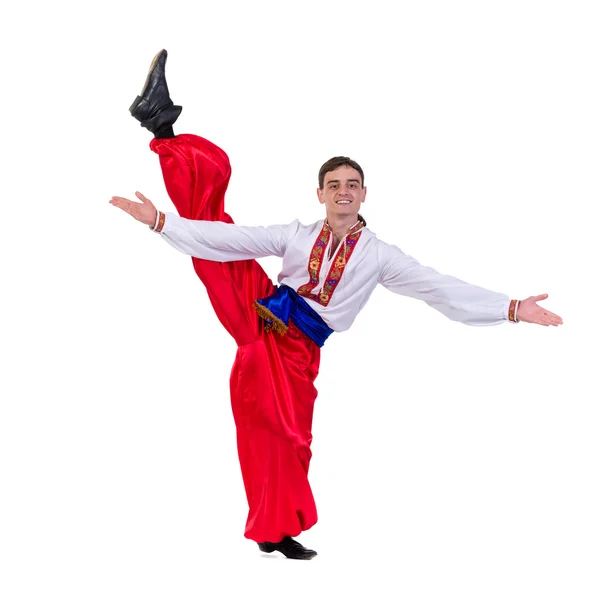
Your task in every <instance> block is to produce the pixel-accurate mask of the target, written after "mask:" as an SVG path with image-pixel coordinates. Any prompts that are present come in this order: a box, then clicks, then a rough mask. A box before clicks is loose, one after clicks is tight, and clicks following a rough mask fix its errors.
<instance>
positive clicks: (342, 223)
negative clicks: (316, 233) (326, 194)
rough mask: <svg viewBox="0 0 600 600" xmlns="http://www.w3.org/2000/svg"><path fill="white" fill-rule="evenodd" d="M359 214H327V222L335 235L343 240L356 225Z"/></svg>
mask: <svg viewBox="0 0 600 600" xmlns="http://www.w3.org/2000/svg"><path fill="white" fill-rule="evenodd" d="M357 221H358V214H352V215H330V214H328V215H327V223H328V224H329V229H331V231H332V232H333V235H334V236H335V237H336V238H337V239H338V240H341V239H342V238H343V237H344V236H345V235H346V234H347V233H348V232H349V231H350V229H352V227H354V225H356V222H357Z"/></svg>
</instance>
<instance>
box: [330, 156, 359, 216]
mask: <svg viewBox="0 0 600 600" xmlns="http://www.w3.org/2000/svg"><path fill="white" fill-rule="evenodd" d="M340 167H352V168H353V169H355V170H356V171H358V172H359V173H360V187H361V188H364V187H365V174H364V173H363V170H362V167H361V166H360V165H359V164H358V163H357V162H356V161H355V160H352V159H351V158H348V157H347V156H334V157H333V158H330V159H329V160H328V161H327V162H326V163H323V166H322V167H321V168H320V169H319V189H320V190H322V189H323V186H324V185H325V175H326V174H327V173H329V172H331V171H335V170H336V169H339V168H340ZM358 220H359V221H360V222H361V223H362V224H363V227H366V226H367V222H366V221H365V218H364V217H363V216H362V215H361V214H359V215H358Z"/></svg>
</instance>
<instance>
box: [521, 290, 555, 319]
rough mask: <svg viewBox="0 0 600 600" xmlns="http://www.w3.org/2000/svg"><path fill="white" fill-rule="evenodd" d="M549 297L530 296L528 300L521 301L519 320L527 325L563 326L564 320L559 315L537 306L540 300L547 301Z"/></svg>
mask: <svg viewBox="0 0 600 600" xmlns="http://www.w3.org/2000/svg"><path fill="white" fill-rule="evenodd" d="M547 297H548V294H541V295H540V296H529V298H527V299H526V300H521V302H520V303H519V309H518V310H517V315H516V316H517V319H518V320H519V321H524V322H525V323H536V324H537V325H543V326H544V327H548V326H549V325H553V326H554V327H558V326H559V325H562V324H563V320H562V319H561V318H560V317H559V316H558V315H555V314H554V313H553V312H550V311H549V310H546V309H545V308H542V307H541V306H538V305H537V303H538V302H539V301H540V300H545V299H546V298H547Z"/></svg>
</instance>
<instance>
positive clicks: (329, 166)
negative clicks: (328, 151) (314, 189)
mask: <svg viewBox="0 0 600 600" xmlns="http://www.w3.org/2000/svg"><path fill="white" fill-rule="evenodd" d="M340 167H352V168H353V169H356V170H357V171H358V172H359V173H360V180H361V181H360V187H365V174H364V173H363V170H362V168H361V166H360V165H359V164H358V163H357V162H356V161H355V160H352V159H351V158H348V157H347V156H334V157H333V158H330V159H329V160H328V161H327V162H326V163H324V164H323V166H322V167H321V168H320V169H319V189H320V190H322V189H323V186H324V185H325V175H326V174H327V173H329V172H330V171H335V170H336V169H339V168H340Z"/></svg>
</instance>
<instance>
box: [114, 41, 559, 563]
mask: <svg viewBox="0 0 600 600" xmlns="http://www.w3.org/2000/svg"><path fill="white" fill-rule="evenodd" d="M166 58H167V53H166V51H164V50H162V51H161V52H159V53H158V54H157V55H156V57H155V59H154V60H153V62H152V64H151V66H150V71H149V74H148V77H147V79H146V83H145V85H144V88H143V90H142V93H141V95H140V96H138V97H137V98H136V100H135V101H134V103H133V104H132V106H131V107H130V112H131V114H132V115H133V116H134V117H135V118H136V119H138V120H139V121H140V122H141V125H142V126H143V127H145V128H147V129H149V130H150V131H151V132H152V133H153V134H154V139H153V140H152V142H151V144H150V147H151V149H152V150H153V151H154V152H156V153H157V154H158V155H159V159H160V164H161V168H162V171H163V176H164V180H165V186H166V188H167V192H168V194H169V196H170V198H171V200H172V201H173V204H174V205H175V207H176V209H177V211H178V213H179V216H178V215H176V214H174V213H163V212H162V211H158V210H157V209H156V208H155V206H154V205H153V203H152V202H151V201H150V200H148V199H147V198H146V197H145V196H143V195H142V194H141V193H139V192H136V196H137V197H138V199H139V200H140V201H141V203H139V202H134V201H131V200H128V199H126V198H122V197H117V196H114V197H113V198H112V199H111V200H110V203H111V204H113V205H114V206H117V207H118V208H121V209H122V210H124V211H125V212H127V213H129V214H130V215H132V216H133V217H134V218H135V219H137V220H138V221H141V222H142V223H145V224H146V225H148V226H150V227H151V229H152V230H153V231H155V232H157V233H158V234H159V235H160V236H161V237H163V238H164V239H165V241H167V242H168V243H169V244H171V245H172V246H174V247H175V248H177V249H178V250H179V251H181V252H183V253H185V254H188V255H190V256H191V257H192V263H193V266H194V269H195V271H196V273H197V275H198V276H199V277H200V279H201V280H202V281H203V283H204V284H205V286H206V289H207V292H208V295H209V298H210V300H211V303H212V305H213V307H214V309H215V311H216V313H217V316H218V318H219V320H220V321H221V322H222V324H223V325H224V326H225V328H226V329H227V331H229V333H230V334H231V335H232V336H233V338H234V339H235V341H236V343H237V345H238V350H237V354H236V359H235V363H234V365H233V369H232V373H231V379H230V386H231V399H232V409H233V414H234V418H235V423H236V431H237V443H238V453H239V458H240V466H241V470H242V476H243V480H244V486H245V490H246V495H247V499H248V505H249V513H248V519H247V522H246V529H245V536H246V537H247V538H249V539H252V540H254V541H256V542H257V543H258V544H259V547H260V549H261V550H262V551H264V552H273V551H274V550H278V551H280V552H282V553H283V554H284V555H285V556H287V557H288V558H295V559H310V558H313V557H314V556H315V555H316V552H315V551H313V550H309V549H307V548H305V547H304V546H302V545H301V544H300V543H298V542H297V541H296V540H294V539H293V538H294V537H295V536H297V535H299V534H300V533H301V532H302V531H305V530H307V529H309V528H310V527H312V525H314V524H315V523H316V521H317V511H316V507H315V503H314V499H313V496H312V491H311V489H310V485H309V483H308V467H309V463H310V458H311V450H310V445H311V441H312V436H311V427H312V415H313V405H314V401H315V399H316V396H317V391H316V389H315V387H314V381H315V379H316V377H317V374H318V369H319V359H320V348H321V347H322V346H323V345H324V343H325V341H326V339H327V338H328V337H329V335H331V333H333V332H334V331H344V330H346V329H348V328H349V327H350V325H351V324H352V322H353V321H354V319H355V318H356V316H357V314H358V313H359V312H360V310H361V309H362V308H363V307H364V305H365V304H366V302H367V300H368V298H369V296H370V295H371V293H372V292H373V290H374V289H375V287H376V285H377V284H382V285H383V286H385V287H387V288H388V289H390V290H391V291H393V292H396V293H399V294H404V295H408V296H411V297H414V298H418V299H421V300H423V301H424V302H426V303H427V304H429V305H430V306H431V307H433V308H435V309H436V310H439V311H440V312H442V313H443V314H444V315H446V316H447V317H448V318H450V319H453V320H457V321H460V322H462V323H465V324H468V325H475V326H486V325H497V324H500V323H503V322H505V321H512V322H514V323H516V322H519V321H526V322H529V323H537V324H541V325H545V326H549V325H553V326H557V325H559V324H561V323H562V320H561V318H560V317H558V316H557V315H555V314H553V313H551V312H549V311H547V310H545V309H544V308H542V307H540V306H538V304H537V302H538V301H539V300H543V299H545V298H547V294H543V295H540V296H532V297H529V298H527V299H526V300H523V301H520V302H519V301H517V300H514V299H513V300H511V299H510V298H509V297H508V296H505V295H504V294H499V293H496V292H492V291H490V290H486V289H484V288H480V287H477V286H474V285H471V284H468V283H466V282H464V281H460V280H459V279H456V278H454V277H450V276H447V275H442V274H440V273H438V272H437V271H435V270H434V269H431V268H430V267H425V266H422V265H420V264H419V262H418V261H417V260H415V259H414V258H412V257H410V256H407V255H406V254H404V253H403V252H402V251H401V250H400V249H399V248H397V247H395V246H391V245H389V244H386V243H384V242H382V241H380V240H378V239H377V237H376V235H375V234H374V233H373V232H371V231H370V230H369V229H367V227H366V222H365V221H364V219H363V218H362V217H361V216H360V214H359V209H360V207H361V204H362V203H363V202H364V201H365V197H366V193H367V188H366V187H365V186H364V173H363V171H362V169H361V167H360V166H359V165H358V163H356V162H355V161H353V160H351V159H349V158H347V157H335V158H332V159H330V160H329V161H327V162H326V163H325V164H324V165H323V166H322V167H321V170H320V172H319V188H318V190H317V195H318V198H319V201H320V202H321V204H323V205H324V206H325V211H326V217H327V218H326V219H325V220H321V221H317V222H316V223H313V224H311V225H307V226H306V225H302V224H300V223H299V222H298V221H294V222H292V223H290V224H288V225H281V226H279V225H272V226H269V227H243V226H238V225H234V224H233V221H232V219H231V217H230V216H229V215H228V214H227V213H226V212H225V210H224V196H225V191H226V189H227V185H228V183H229V178H230V175H231V168H230V165H229V160H228V158H227V155H226V154H225V152H223V150H221V149H220V148H218V147H217V146H215V145H214V144H212V143H211V142H209V141H208V140H205V139H203V138H200V137H198V136H193V135H187V134H186V135H178V136H175V135H174V132H173V125H174V123H175V122H176V120H177V118H178V117H179V114H180V113H181V107H180V106H176V105H174V104H173V102H172V100H171V98H170V96H169V91H168V87H167V83H166V78H165V64H166ZM263 256H279V257H281V258H282V259H283V265H282V271H281V274H280V275H279V284H280V285H279V286H275V285H273V283H272V282H271V281H270V280H269V279H268V277H267V276H266V274H265V273H264V271H263V269H262V268H261V267H260V265H258V263H257V262H256V260H255V259H256V258H260V257H263Z"/></svg>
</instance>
